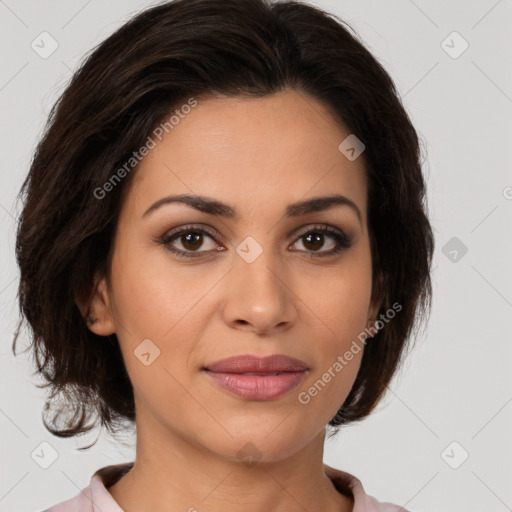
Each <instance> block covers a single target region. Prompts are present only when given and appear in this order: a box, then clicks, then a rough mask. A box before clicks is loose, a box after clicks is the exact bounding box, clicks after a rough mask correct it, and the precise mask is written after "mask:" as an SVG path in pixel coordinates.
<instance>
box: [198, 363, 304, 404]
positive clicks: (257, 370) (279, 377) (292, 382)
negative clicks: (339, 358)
mask: <svg viewBox="0 0 512 512" xmlns="http://www.w3.org/2000/svg"><path fill="white" fill-rule="evenodd" d="M202 370H203V371H204V372H205V374H206V375H207V376H208V377H209V378H210V379H211V380H212V381H213V382H215V383H216V384H217V385H219V386H220V387H221V388H223V389H225V390H227V391H229V392H230V393H231V394H233V395H236V396H238V397H241V398H243V399H245V400H260V401H261V400H272V399H275V398H278V397H280V396H282V395H284V394H286V393H288V392H289V391H291V390H292V389H294V388H295V387H297V386H298V385H299V383H300V382H301V381H302V379H303V378H304V377H305V376H306V374H307V373H308V371H309V368H308V366H307V364H306V363H305V362H304V361H301V360H299V359H295V358H292V357H288V356H285V355H281V354H277V355H271V356H268V357H264V358H261V357H256V356H250V355H246V356H235V357H230V358H228V359H223V360H221V361H217V362H215V363H212V364H209V365H208V366H206V367H203V368H202Z"/></svg>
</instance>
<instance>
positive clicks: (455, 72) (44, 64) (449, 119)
mask: <svg viewBox="0 0 512 512" xmlns="http://www.w3.org/2000/svg"><path fill="white" fill-rule="evenodd" d="M149 5H151V4H150V3H149V2H146V1H136V0H129V1H123V2H121V1H120V0H118V1H113V2H100V1H99V0H89V1H86V0H85V1H84V0H80V1H75V0H73V1H67V2H64V1H60V2H57V1H45V2H37V1H35V0H34V1H23V0H21V1H14V0H6V1H0V24H1V30H0V38H1V48H2V49H3V51H2V54H1V70H2V73H1V78H0V107H1V112H2V123H1V138H0V139H1V155H2V158H1V160H0V180H1V187H0V230H1V240H2V243H1V246H0V259H1V275H0V319H1V322H2V324H1V325H2V329H1V348H0V375H1V384H2V385H1V390H2V391H1V399H0V433H1V436H0V446H1V457H0V511H20V512H26V511H31V510H43V509H44V508H45V507H48V506H50V505H53V504H55V503H57V502H59V501H61V500H64V499H67V498H70V497H72V496H74V495H75V494H76V493H77V492H78V491H79V489H80V488H83V487H85V486H86V485H87V484H88V483H89V479H90V477H91V475H92V474H93V473H94V471H96V470H97V469H98V468H100V467H102V466H105V465H108V464H114V463H120V462H123V461H128V460H133V455H134V454H133V451H132V450H131V449H130V448H123V447H122V446H119V444H118V443H116V442H115V441H112V440H109V439H107V438H105V437H102V438H101V439H100V441H98V443H97V445H96V446H95V447H94V448H92V449H90V450H89V451H88V452H85V453H80V452H78V451H77V450H76V448H77V446H81V445H85V444H86V442H87V441H89V440H92V439H93V438H94V437H95V436H92V437H87V438H82V439H79V440H60V439H58V438H55V437H53V436H52V435H51V434H49V433H48V432H47V431H46V430H45V429H44V427H43V425H42V422H41V410H42V406H43V397H44V390H41V389H38V388H36V386H35V384H36V383H37V382H38V381H37V380H36V379H35V378H34V377H32V376H31V371H32V367H31V365H30V361H29V359H28V358H27V356H26V355H20V356H18V357H17V358H14V357H13V355H12V353H11V350H10V346H11V342H12V333H13V331H14V328H15V324H16V322H17V319H18V310H17V304H16V287H17V281H18V271H17V267H16V264H15V260H14V239H15V218H16V216H17V214H18V213H19V211H18V209H17V205H16V203H15V196H16V194H17V192H18V190H19V187H20V186H21V183H22V180H23V178H24V175H25V174H26V172H27V170H28V166H29V162H30V158H31V154H32V152H33V150H34V148H35V144H36V141H37V140H38V137H39V136H40V135H41V131H42V129H43V126H44V123H45V120H46V117H47V114H48V112H49V109H50V107H51V105H52V104H53V102H54V101H55V100H56V98H57V97H58V95H59V93H60V92H62V90H63V88H64V87H65V85H66V83H67V81H68V80H69V79H70V77H71V73H72V71H73V70H74V69H76V67H77V64H78V62H79V61H80V59H81V57H82V56H83V55H84V54H85V53H86V52H87V51H89V50H90V49H91V48H93V47H94V46H95V45H96V44H98V43H99V42H101V41H102V40H103V39H104V38H105V37H106V36H108V35H109V34H110V33H111V32H112V31H113V30H114V29H116V28H117V27H118V26H119V25H120V24H122V23H123V22H124V21H126V20H127V19H128V18H129V17H130V16H131V15H132V14H134V13H135V12H137V11H139V10H141V9H142V8H144V7H147V6H149ZM316 5H318V6H320V7H322V8H325V9H327V10H329V11H331V12H333V13H336V14H337V15H339V16H340V17H341V18H343V19H345V20H346V21H348V22H349V23H350V24H351V25H352V26H353V27H354V28H355V29H356V30H357V31H358V33H359V34H360V35H361V37H362V38H363V40H364V41H365V43H366V44H367V46H368V47H369V49H370V51H372V52H373V53H374V55H375V56H376V57H377V58H378V59H379V60H380V62H382V64H383V65H384V67H385V68H386V69H387V70H388V71H389V73H390V74H391V76H392V77H393V79H394V80H395V82H396V84H397V87H398V90H399V92H400V94H401V96H402V98H403V101H404V104H405V106H406V109H407V110H408V112H409V114H410V116H411V118H412V120H413V122H414V124H415V126H416V128H417V130H418V132H419V133H420V135H421V137H422V139H423V141H424V147H425V151H426V155H427V158H426V161H425V165H424V169H425V176H426V179H427V181H428V191H429V203H430V216H431V219H432V222H433V225H434V228H435V235H436V242H437V247H436V253H435V261H434V267H435V270H434V305H433V311H432V317H431V320H430V323H429V325H428V328H427V329H426V330H425V332H424V334H423V335H422V336H421V337H420V339H419V340H418V343H417V347H416V349H415V351H414V352H413V353H412V355H411V357H410V358H409V359H408V360H407V364H406V365H405V366H404V367H403V369H402V371H401V372H400V373H399V374H398V375H397V377H396V379H395V380H394V381H393V383H392V384H391V386H390V390H389V393H388V394H387V396H386V398H385V400H384V401H383V402H382V403H381V404H380V406H379V407H378V409H377V411H376V412H375V413H374V414H373V415H372V416H371V417H370V418H368V419H367V420H365V421H364V422H362V423H360V424H356V425H352V426H349V427H347V428H346V429H345V430H344V431H343V432H342V433H340V435H339V436H338V437H337V439H336V440H335V441H328V442H327V444H326V454H325V462H326V463H327V464H330V465H332V466H335V467H338V468H340V469H343V470H345V471H348V472H351V473H353V474H355V475H356V476H357V477H358V478H360V479H361V480H362V482H363V485H364V487H365V489H366V491H367V492H368V493H370V494H372V495H374V496H376V497H377V498H378V499H380V500H382V501H386V500H387V501H392V502H395V503H399V504H402V505H405V506H406V508H408V509H409V510H411V511H424V512H427V511H437V510H446V511H448V510H450V511H453V512H463V511H464V512H471V511H477V510H478V511H483V510H485V511H489V510H494V511H496V512H499V511H502V510H503V511H505V510H512V486H511V485H510V483H511V480H512V462H511V461H512V438H511V432H512V428H511V427H512V385H511V384H512V376H511V372H510V362H511V355H512V348H511V346H512V345H511V343H510V340H511V332H512V323H511V322H510V319H511V313H512V309H511V308H512V272H510V262H511V261H512V237H511V236H510V235H511V233H512V231H511V228H512V225H511V224H512V222H511V221H512V215H511V213H512V200H511V199H512V173H511V161H512V157H511V145H512V144H511V141H512V137H511V135H512V133H511V132H512V130H511V125H512V70H511V63H512V59H511V53H512V45H511V44H510V43H511V41H510V28H511V22H512V2H511V1H510V0H501V1H495V0H485V1H484V0H482V1H471V2H469V1H464V2H463V1H453V0H452V1H449V2H447V1H444V0H443V1H441V0H436V1H430V2H426V1H421V2H420V0H415V1H412V0H391V1H387V2H382V1H377V0H376V1H369V0H364V1H362V0H353V1H345V0H343V1H327V0H324V1H317V2H316ZM43 31H47V32H48V33H49V34H51V36H52V37H53V38H54V39H55V40H56V41H57V43H58V48H57V50H56V51H55V52H54V53H53V54H52V55H50V56H49V57H48V58H46V59H43V58H41V57H40V55H39V54H38V53H36V52H35V51H34V50H33V49H32V47H31V43H32V41H34V40H36V43H37V41H40V39H38V36H39V34H40V33H41V32H43ZM453 31H457V32H458V33H459V34H460V36H462V38H463V39H464V40H466V41H467V43H468V44H469V47H468V48H467V50H466V51H465V52H464V53H462V54H461V55H460V56H458V57H457V58H453V56H454V55H455V53H454V52H458V51H459V50H460V49H462V48H463V46H462V44H463V40H462V39H460V38H458V36H453V35H452V36H450V34H452V32H453ZM448 36H450V37H448ZM447 37H448V39H446V38H447ZM444 40H446V42H445V43H443V41H444ZM45 48H49V44H48V45H45ZM446 50H447V51H448V52H451V54H452V56H450V55H449V53H447V51H446ZM454 237H455V240H452V239H453V238H454ZM461 244H464V246H466V247H467V253H466V254H464V255H462V252H461V250H460V248H461V247H462V245H461ZM454 249H455V250H456V251H457V255H458V257H457V259H456V260H455V261H454V255H455V253H454V252H453V250H454ZM55 321H56V322H57V321H58V318H55ZM26 340H27V337H26V336H23V337H22V339H21V342H20V343H21V346H24V342H26ZM127 440H128V441H130V440H131V441H133V439H131V438H130V437H128V438H127ZM453 441H456V443H458V444H457V445H452V446H451V447H450V448H448V449H447V450H446V448H447V447H448V446H449V445H450V444H451V443H452V442H453ZM41 442H47V443H49V444H50V445H51V446H52V447H53V449H54V450H56V452H57V453H58V458H57V459H56V460H55V462H54V463H53V464H52V465H51V466H50V467H49V468H48V469H43V468H41V467H40V466H39V465H38V464H37V463H36V462H35V461H34V460H33V458H32V457H31V453H32V452H33V451H34V450H36V452H37V450H40V449H41V448H40V447H39V445H40V443H41ZM38 447H39V448H38ZM43 451H45V453H49V451H50V449H49V448H48V447H46V449H44V450H43ZM465 452H467V453H468V454H469V456H468V458H467V460H465V461H464V462H463V463H462V464H461V465H460V466H459V467H458V468H457V469H454V468H452V467H450V465H449V464H448V462H449V463H450V464H451V465H452V466H456V465H458V464H460V463H461V461H462V459H463V456H464V453H465ZM443 454H444V455H443Z"/></svg>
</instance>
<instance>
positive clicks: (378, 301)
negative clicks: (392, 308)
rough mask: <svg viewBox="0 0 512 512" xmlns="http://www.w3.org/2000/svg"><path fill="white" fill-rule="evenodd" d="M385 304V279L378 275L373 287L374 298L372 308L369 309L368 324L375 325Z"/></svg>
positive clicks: (372, 298) (371, 302)
mask: <svg viewBox="0 0 512 512" xmlns="http://www.w3.org/2000/svg"><path fill="white" fill-rule="evenodd" d="M383 302H384V279H383V276H382V275H378V276H377V279H376V282H375V283H374V286H373V287H372V297H371V301H370V307H369V308H368V322H369V323H370V324H371V325H373V324H374V322H375V320H376V319H377V314H378V313H379V310H380V308H381V306H382V304H383Z"/></svg>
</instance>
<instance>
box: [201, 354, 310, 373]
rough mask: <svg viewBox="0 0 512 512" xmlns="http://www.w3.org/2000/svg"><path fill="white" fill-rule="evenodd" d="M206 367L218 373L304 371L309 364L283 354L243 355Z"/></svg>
mask: <svg viewBox="0 0 512 512" xmlns="http://www.w3.org/2000/svg"><path fill="white" fill-rule="evenodd" d="M205 369H206V370H209V371H211V372H216V373H275V372H302V371H305V370H308V365H307V364H306V363H305V362H304V361H301V360H300V359H295V358H294V357H289V356H285V355H283V354H274V355H270V356H267V357H258V356H252V355H241V356H233V357H228V358H226V359H222V360H220V361H217V362H215V363H211V364H209V365H207V366H206V367H205Z"/></svg>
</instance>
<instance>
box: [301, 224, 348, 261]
mask: <svg viewBox="0 0 512 512" xmlns="http://www.w3.org/2000/svg"><path fill="white" fill-rule="evenodd" d="M299 242H300V244H301V245H302V246H303V248H301V247H300V244H299ZM297 244H299V248H298V249H294V250H295V251H300V252H306V253H309V255H310V256H311V257H317V256H318V257H323V256H331V255H334V254H336V253H338V252H340V251H341V250H342V249H348V248H349V247H350V246H351V245H352V244H351V240H350V239H349V238H348V237H347V236H346V235H345V234H344V233H343V231H341V230H338V229H335V228H332V227H330V226H327V227H326V226H321V227H318V228H316V227H314V228H312V229H309V230H308V231H304V232H302V234H301V235H299V237H298V238H297V241H296V242H295V243H294V244H293V245H292V247H293V246H295V245H297ZM326 246H327V247H326Z"/></svg>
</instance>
